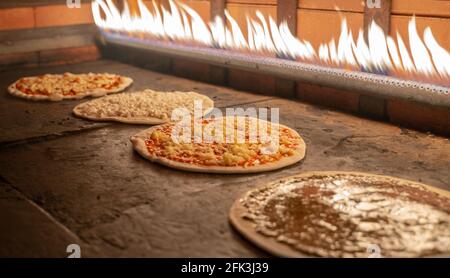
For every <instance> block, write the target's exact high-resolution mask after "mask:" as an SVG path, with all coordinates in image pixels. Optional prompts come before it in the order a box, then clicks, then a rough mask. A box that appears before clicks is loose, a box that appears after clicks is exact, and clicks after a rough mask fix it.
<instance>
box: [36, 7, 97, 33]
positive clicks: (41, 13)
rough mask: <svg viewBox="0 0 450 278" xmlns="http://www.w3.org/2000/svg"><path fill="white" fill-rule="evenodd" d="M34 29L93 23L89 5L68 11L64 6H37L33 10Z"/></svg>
mask: <svg viewBox="0 0 450 278" xmlns="http://www.w3.org/2000/svg"><path fill="white" fill-rule="evenodd" d="M35 17H36V27H49V26H61V25H74V24H87V23H93V22H94V20H93V18H92V12H91V4H82V5H81V8H73V9H70V8H68V7H67V6H66V5H49V6H39V7H36V10H35Z"/></svg>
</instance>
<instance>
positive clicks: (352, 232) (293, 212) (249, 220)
mask: <svg viewBox="0 0 450 278" xmlns="http://www.w3.org/2000/svg"><path fill="white" fill-rule="evenodd" d="M229 219H230V222H231V224H232V225H233V226H234V227H235V228H236V230H237V231H239V232H240V233H241V234H242V235H243V236H244V237H246V238H247V239H248V240H250V241H251V242H253V243H255V244H256V245H257V246H259V247H260V248H262V249H264V250H266V251H268V252H270V253H272V254H274V255H276V256H280V257H305V256H310V255H313V256H322V257H365V258H368V257H422V256H449V255H450V233H449V231H450V192H448V191H444V190H440V189H437V188H434V187H431V186H427V185H424V184H420V183H417V182H412V181H408V180H403V179H398V178H393V177H387V176H379V175H372V174H365V173H357V172H311V173H305V174H301V175H297V176H292V177H287V178H283V179H281V180H278V181H275V182H271V183H269V184H267V185H265V186H263V187H261V188H257V189H253V190H251V191H249V192H248V193H246V194H245V195H244V196H243V197H242V198H240V199H238V200H236V202H235V203H234V204H233V206H232V207H231V209H230V213H229Z"/></svg>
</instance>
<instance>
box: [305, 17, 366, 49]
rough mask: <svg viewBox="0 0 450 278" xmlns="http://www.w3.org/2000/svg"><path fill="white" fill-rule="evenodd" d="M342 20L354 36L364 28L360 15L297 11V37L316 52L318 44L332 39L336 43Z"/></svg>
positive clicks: (362, 18)
mask: <svg viewBox="0 0 450 278" xmlns="http://www.w3.org/2000/svg"><path fill="white" fill-rule="evenodd" d="M342 18H346V19H347V25H348V27H349V29H350V30H351V31H352V34H353V35H354V36H356V35H357V34H358V32H359V30H360V29H362V28H363V26H364V15H363V14H362V13H352V12H341V13H338V12H336V11H322V10H303V9H298V10H297V36H298V37H299V38H301V39H303V40H307V41H309V42H310V43H311V44H312V46H313V47H314V48H315V49H316V50H317V49H318V48H319V45H320V44H322V43H328V42H330V41H331V40H332V39H333V38H334V39H335V41H336V43H337V41H338V39H339V34H340V33H341V22H342ZM311 26H313V27H314V28H311Z"/></svg>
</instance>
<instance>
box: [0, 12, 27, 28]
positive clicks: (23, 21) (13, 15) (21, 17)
mask: <svg viewBox="0 0 450 278" xmlns="http://www.w3.org/2000/svg"><path fill="white" fill-rule="evenodd" d="M0 19H1V20H0V30H11V29H23V28H33V27H34V25H35V22H34V12H33V8H11V9H0Z"/></svg>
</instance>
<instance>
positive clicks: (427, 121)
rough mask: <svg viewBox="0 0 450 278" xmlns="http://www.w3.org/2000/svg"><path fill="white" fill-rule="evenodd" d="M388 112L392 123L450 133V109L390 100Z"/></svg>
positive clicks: (439, 132)
mask: <svg viewBox="0 0 450 278" xmlns="http://www.w3.org/2000/svg"><path fill="white" fill-rule="evenodd" d="M387 113H388V116H389V120H390V121H391V122H392V123H395V124H398V125H402V126H405V127H410V128H413V129H418V130H422V131H430V132H434V133H438V134H443V135H446V136H448V135H450V110H449V109H448V108H440V107H430V106H426V105H423V104H418V103H413V102H409V101H404V100H388V104H387Z"/></svg>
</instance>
